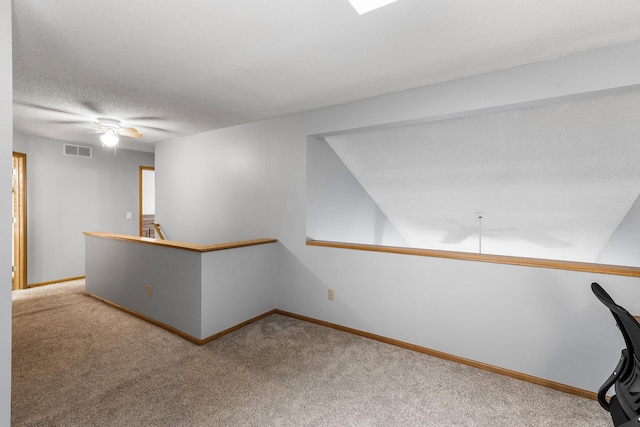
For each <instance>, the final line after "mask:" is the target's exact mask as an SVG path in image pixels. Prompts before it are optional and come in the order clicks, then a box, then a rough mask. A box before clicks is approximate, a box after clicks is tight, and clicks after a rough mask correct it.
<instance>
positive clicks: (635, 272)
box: [307, 239, 640, 277]
mask: <svg viewBox="0 0 640 427" xmlns="http://www.w3.org/2000/svg"><path fill="white" fill-rule="evenodd" d="M307 246H321V247H327V248H339V249H352V250H358V251H370V252H385V253H391V254H401V255H415V256H425V257H433V258H448V259H457V260H463V261H479V262H491V263H496V264H509V265H520V266H525V267H539V268H554V269H557V270H570V271H582V272H587V273H600V274H613V275H616V276H630V277H640V268H638V267H626V266H621V265H608V264H593V263H587V262H576V261H560V260H551V259H538V258H524V257H515V256H507V255H489V254H477V253H470V252H452V251H441V250H433V249H416V248H404V247H398V246H379V245H366V244H361V243H343V242H330V241H324V240H313V239H307Z"/></svg>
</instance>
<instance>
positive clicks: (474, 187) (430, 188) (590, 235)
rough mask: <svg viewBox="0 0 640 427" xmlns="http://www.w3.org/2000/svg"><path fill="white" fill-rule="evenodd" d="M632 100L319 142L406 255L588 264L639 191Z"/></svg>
mask: <svg viewBox="0 0 640 427" xmlns="http://www.w3.org/2000/svg"><path fill="white" fill-rule="evenodd" d="M638 117H640V92H638V91H635V92H629V93H624V94H617V95H609V96H602V97H598V98H591V99H586V100H581V101H572V102H564V103H558V104H550V105H543V106H537V107H530V108H521V109H516V110H512V111H504V112H499V113H492V114H483V115H477V116H471V117H464V118H457V119H450V120H442V121H437V122H431V123H423V124H415V125H410V126H401V127H394V128H386V129H379V130H371V131H363V132H358V133H349V134H344V135H335V136H328V137H325V139H326V140H327V142H328V143H329V144H330V145H331V147H332V148H333V149H334V151H335V152H336V153H337V154H338V156H339V157H340V158H341V160H342V161H343V162H344V163H345V165H346V166H347V167H348V168H349V170H350V171H351V172H352V173H353V175H354V176H355V177H356V179H357V180H358V181H359V182H360V184H362V186H363V187H364V189H365V190H366V191H367V192H368V193H369V195H370V196H371V197H372V198H373V200H374V201H375V202H376V203H377V204H378V206H379V207H380V209H381V210H382V212H383V213H384V214H385V215H386V216H387V218H388V219H389V221H390V222H391V223H392V224H393V225H394V226H395V228H396V229H397V230H398V232H399V233H400V235H401V236H402V237H403V238H404V239H405V241H406V242H407V244H408V245H409V246H411V247H419V248H429V249H440V250H453V251H463V252H477V251H478V250H479V235H480V230H479V227H480V221H479V219H478V218H477V217H476V212H484V215H483V218H482V250H483V252H484V253H492V254H501V255H513V256H523V257H531V258H552V259H562V260H570V261H583V262H596V260H597V258H598V255H599V254H600V252H601V251H602V250H603V248H604V246H605V244H606V243H607V242H608V241H609V238H610V237H611V236H612V234H613V233H614V231H615V230H616V228H617V226H618V224H620V222H621V221H622V219H623V218H624V217H625V215H626V214H627V212H628V211H629V209H630V208H631V206H632V204H633V203H634V202H635V200H636V198H638V195H639V194H640V144H638V140H639V139H640V121H639V120H638Z"/></svg>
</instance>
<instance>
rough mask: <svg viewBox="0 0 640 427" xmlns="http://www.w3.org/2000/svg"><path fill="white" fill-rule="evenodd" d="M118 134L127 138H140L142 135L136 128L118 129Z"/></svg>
mask: <svg viewBox="0 0 640 427" xmlns="http://www.w3.org/2000/svg"><path fill="white" fill-rule="evenodd" d="M118 133H119V134H120V135H122V136H128V137H129V138H142V134H141V133H140V132H138V130H137V129H136V128H120V129H118Z"/></svg>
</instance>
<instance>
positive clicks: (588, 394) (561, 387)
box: [274, 309, 598, 400]
mask: <svg viewBox="0 0 640 427" xmlns="http://www.w3.org/2000/svg"><path fill="white" fill-rule="evenodd" d="M274 312H275V313H276V314H281V315H283V316H288V317H292V318H294V319H298V320H304V321H306V322H311V323H315V324H317V325H321V326H326V327H328V328H332V329H337V330H339V331H343V332H348V333H350V334H354V335H359V336H361V337H365V338H369V339H372V340H376V341H380V342H383V343H386V344H391V345H394V346H397V347H401V348H404V349H407V350H412V351H417V352H418V353H423V354H428V355H429V356H434V357H438V358H440V359H446V360H450V361H452V362H456V363H461V364H463V365H468V366H473V367H474V368H478V369H482V370H484V371H488V372H493V373H495V374H499V375H504V376H506V377H510V378H515V379H518V380H522V381H526V382H529V383H533V384H537V385H541V386H544V387H547V388H551V389H554V390H558V391H562V392H564V393H568V394H573V395H576V396H580V397H584V398H587V399H592V400H597V398H598V395H597V393H595V392H592V391H588V390H583V389H581V388H577V387H572V386H569V385H566V384H562V383H558V382H555V381H549V380H545V379H543V378H539V377H534V376H532V375H527V374H523V373H521V372H516V371H512V370H509V369H504V368H500V367H498V366H493V365H489V364H487V363H482V362H477V361H475V360H471V359H466V358H464V357H460V356H455V355H453V354H449V353H444V352H442V351H438V350H432V349H430V348H426V347H421V346H419V345H415V344H411V343H407V342H404V341H399V340H395V339H392V338H387V337H383V336H381V335H376V334H372V333H369V332H364V331H360V330H358V329H353V328H349V327H346V326H342V325H338V324H335V323H330V322H325V321H324V320H318V319H314V318H312V317H307V316H302V315H300V314H296V313H291V312H288V311H284V310H279V309H276V310H274Z"/></svg>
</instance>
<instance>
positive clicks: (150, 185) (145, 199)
mask: <svg viewBox="0 0 640 427" xmlns="http://www.w3.org/2000/svg"><path fill="white" fill-rule="evenodd" d="M155 173H156V172H155V168H154V167H153V166H140V174H139V183H140V210H139V212H140V236H142V237H152V238H155V237H156V230H155V228H154V226H153V223H154V222H155V220H156V175H155Z"/></svg>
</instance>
